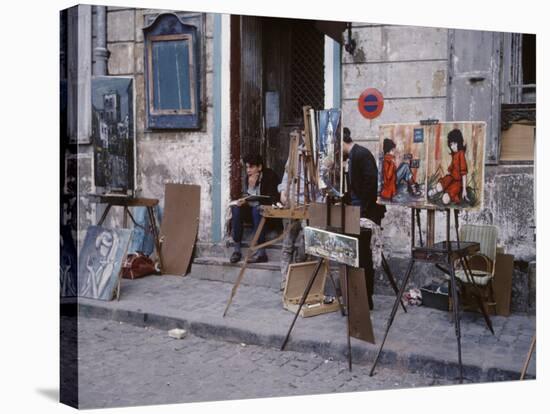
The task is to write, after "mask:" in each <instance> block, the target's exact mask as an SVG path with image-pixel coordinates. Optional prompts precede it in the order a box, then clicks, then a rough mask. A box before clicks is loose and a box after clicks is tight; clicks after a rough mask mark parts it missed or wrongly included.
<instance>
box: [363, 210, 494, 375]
mask: <svg viewBox="0 0 550 414" xmlns="http://www.w3.org/2000/svg"><path fill="white" fill-rule="evenodd" d="M424 208H426V207H424ZM418 210H419V209H418V208H411V258H410V260H409V264H408V266H407V271H406V272H405V277H404V278H403V283H402V285H401V288H400V290H399V293H398V295H397V299H396V300H395V303H394V305H393V308H392V311H391V314H390V317H389V319H388V322H387V324H386V331H385V333H384V339H383V340H382V343H381V344H380V348H379V349H378V353H377V354H376V358H375V360H374V363H373V365H372V368H371V371H370V374H369V375H370V376H372V375H373V374H374V369H375V368H376V364H377V363H378V359H379V358H380V354H381V353H382V348H383V347H384V343H385V342H386V338H387V336H388V332H389V330H390V328H391V325H392V323H393V320H394V318H395V315H396V313H397V308H398V306H399V298H401V297H402V296H403V293H404V291H405V287H406V286H407V283H408V281H409V278H410V276H411V274H412V269H413V265H414V263H415V262H417V261H420V262H427V263H432V264H435V265H436V266H437V267H438V268H439V269H440V270H443V271H445V273H447V274H449V275H450V279H451V280H450V283H451V297H452V303H453V316H454V323H455V335H456V340H457V348H458V363H459V367H460V377H459V380H460V383H462V381H463V368H462V349H461V339H460V338H461V334H460V310H459V308H460V303H459V301H458V293H457V281H456V276H455V271H454V262H455V261H456V260H460V262H461V264H462V266H463V268H464V271H465V273H466V275H467V277H468V278H472V280H473V277H472V274H471V269H470V267H469V264H468V261H467V259H466V257H467V256H470V255H472V254H474V253H476V252H478V251H479V249H480V245H479V243H477V242H461V241H460V239H459V235H458V210H456V209H455V210H454V216H455V217H454V221H455V229H456V241H454V242H452V241H451V240H450V239H451V224H450V222H451V211H450V209H445V210H444V211H445V212H446V229H447V231H446V240H445V241H442V242H438V243H434V242H433V240H434V233H435V211H436V210H435V209H428V220H427V221H428V228H427V246H425V247H424V246H416V237H415V218H417V219H418V220H419V219H420V215H419V212H418ZM420 237H421V232H420ZM443 266H446V268H445V267H443ZM480 309H481V310H482V312H483V315H484V317H485V322H486V324H487V326H488V328H489V330H490V331H491V332H492V333H493V334H494V331H493V327H492V324H491V320H490V318H489V315H488V314H487V312H486V310H485V309H484V307H483V306H480Z"/></svg>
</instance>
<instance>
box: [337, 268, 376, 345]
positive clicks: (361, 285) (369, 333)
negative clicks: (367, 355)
mask: <svg viewBox="0 0 550 414" xmlns="http://www.w3.org/2000/svg"><path fill="white" fill-rule="evenodd" d="M344 275H345V266H340V281H342V282H343V283H342V286H341V287H342V292H343V293H344V295H346V293H345V291H346V284H345V283H346V282H345V276H344ZM348 277H349V296H350V297H349V309H350V319H349V324H350V336H352V337H353V338H357V339H360V340H362V341H366V342H369V343H371V344H374V343H375V342H374V331H373V329H372V321H371V319H370V309H369V300H368V297H367V285H366V281H365V271H364V270H363V269H362V268H359V269H355V268H352V267H348ZM345 301H346V303H348V302H347V298H345Z"/></svg>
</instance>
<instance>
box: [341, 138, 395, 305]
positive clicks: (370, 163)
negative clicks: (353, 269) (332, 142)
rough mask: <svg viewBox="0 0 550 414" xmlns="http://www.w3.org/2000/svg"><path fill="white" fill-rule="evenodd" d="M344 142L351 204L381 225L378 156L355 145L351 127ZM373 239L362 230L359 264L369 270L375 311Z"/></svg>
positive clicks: (368, 286)
mask: <svg viewBox="0 0 550 414" xmlns="http://www.w3.org/2000/svg"><path fill="white" fill-rule="evenodd" d="M343 141H344V143H343V148H342V149H343V152H344V157H347V159H348V189H349V191H348V193H349V196H350V201H351V204H352V205H354V206H360V207H361V217H365V218H368V219H370V220H372V221H373V222H375V223H376V224H378V225H380V223H381V222H382V218H383V217H384V214H385V212H386V208H385V207H384V206H382V205H379V204H376V196H377V190H378V168H377V167H376V161H375V159H374V156H373V155H372V153H371V152H370V151H369V150H368V149H367V148H365V147H362V146H360V145H357V144H356V143H354V142H353V140H352V138H351V132H350V130H349V128H344V137H343ZM371 236H372V232H371V230H370V229H361V235H360V236H359V265H360V266H361V267H362V268H363V269H364V270H365V279H366V282H367V291H368V294H369V307H370V309H372V308H373V302H372V292H373V288H374V268H373V264H372V251H371V248H370V241H371Z"/></svg>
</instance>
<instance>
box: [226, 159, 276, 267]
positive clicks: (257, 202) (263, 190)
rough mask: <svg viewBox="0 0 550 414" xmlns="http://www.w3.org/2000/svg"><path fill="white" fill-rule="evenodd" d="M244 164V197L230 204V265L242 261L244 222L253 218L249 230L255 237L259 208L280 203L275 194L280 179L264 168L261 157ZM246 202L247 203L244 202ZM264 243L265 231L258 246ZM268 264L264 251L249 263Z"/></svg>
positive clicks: (258, 253)
mask: <svg viewBox="0 0 550 414" xmlns="http://www.w3.org/2000/svg"><path fill="white" fill-rule="evenodd" d="M243 161H244V163H245V165H246V176H245V177H244V180H243V197H241V198H240V199H238V200H235V201H232V202H231V231H232V236H233V241H234V242H235V245H234V251H233V254H232V255H231V258H230V259H229V261H230V262H231V263H237V262H238V261H239V260H241V257H242V254H241V241H242V237H243V218H245V217H248V218H252V225H253V228H252V230H253V232H254V234H256V230H257V229H258V225H259V224H260V220H261V219H262V214H261V211H260V206H261V205H262V204H267V205H271V204H273V203H277V202H278V201H279V192H278V191H277V184H278V182H279V177H278V176H277V174H276V173H275V172H274V171H273V170H272V169H270V168H264V165H263V164H264V162H263V160H262V157H261V156H259V155H258V154H251V155H248V156H246V157H244V159H243ZM262 196H263V197H262ZM265 196H267V197H265ZM247 198H248V200H246V199H247ZM264 241H265V228H264V229H262V232H261V233H260V237H259V238H258V244H262V243H263V242H264ZM267 261H268V257H267V254H266V252H265V249H263V248H262V249H258V251H257V252H256V253H255V254H254V256H252V257H251V258H250V260H249V261H248V262H249V263H263V262H267Z"/></svg>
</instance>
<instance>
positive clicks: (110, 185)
mask: <svg viewBox="0 0 550 414" xmlns="http://www.w3.org/2000/svg"><path fill="white" fill-rule="evenodd" d="M92 142H93V146H94V181H95V186H96V187H99V188H102V190H101V192H103V193H123V194H132V193H133V189H134V145H135V144H134V81H133V78H123V77H112V76H99V77H96V78H93V79H92Z"/></svg>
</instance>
